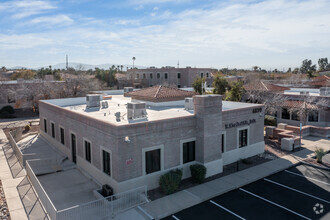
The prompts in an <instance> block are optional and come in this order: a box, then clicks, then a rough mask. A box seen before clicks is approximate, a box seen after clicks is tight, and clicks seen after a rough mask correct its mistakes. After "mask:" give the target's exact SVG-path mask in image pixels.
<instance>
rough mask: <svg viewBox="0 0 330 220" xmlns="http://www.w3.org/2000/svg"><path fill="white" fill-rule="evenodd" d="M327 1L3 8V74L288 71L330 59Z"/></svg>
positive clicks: (75, 1) (2, 4)
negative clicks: (67, 69) (93, 68)
mask: <svg viewBox="0 0 330 220" xmlns="http://www.w3.org/2000/svg"><path fill="white" fill-rule="evenodd" d="M329 11H330V1H329V0H304V1H298V0H266V1H253V0H246V1H238V0H227V1H219V0H218V1H212V0H203V1H196V0H121V1H110V0H109V1H105V0H57V1H56V0H54V1H44V0H35V1H16V0H14V1H5V0H0V48H1V49H0V66H6V67H12V66H27V67H40V66H47V65H54V64H56V63H62V62H65V55H66V54H68V55H69V59H70V61H72V62H80V63H86V64H95V65H96V64H104V63H111V64H131V63H132V57H133V56H135V57H136V61H135V63H136V65H141V66H158V67H161V66H175V65H176V63H177V61H178V60H179V61H180V66H196V67H215V68H223V67H229V68H251V67H252V66H254V65H258V66H261V67H262V68H266V69H270V68H279V69H282V68H285V69H286V68H288V67H297V66H300V64H301V61H302V60H303V59H306V58H308V59H312V60H313V63H317V60H318V58H321V57H328V58H330V13H329Z"/></svg>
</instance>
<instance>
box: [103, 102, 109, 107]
mask: <svg viewBox="0 0 330 220" xmlns="http://www.w3.org/2000/svg"><path fill="white" fill-rule="evenodd" d="M101 106H102V108H108V107H109V105H108V102H107V101H104V102H101Z"/></svg>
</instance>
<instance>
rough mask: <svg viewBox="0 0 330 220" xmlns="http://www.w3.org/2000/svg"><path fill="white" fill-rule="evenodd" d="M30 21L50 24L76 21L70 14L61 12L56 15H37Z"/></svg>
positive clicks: (66, 23)
mask: <svg viewBox="0 0 330 220" xmlns="http://www.w3.org/2000/svg"><path fill="white" fill-rule="evenodd" d="M29 23H31V24H40V23H45V24H48V25H55V24H62V25H68V24H72V23H74V21H73V19H72V18H70V17H69V16H67V15H63V14H60V15H55V16H44V17H37V18H34V19H32V20H31V21H30V22H29Z"/></svg>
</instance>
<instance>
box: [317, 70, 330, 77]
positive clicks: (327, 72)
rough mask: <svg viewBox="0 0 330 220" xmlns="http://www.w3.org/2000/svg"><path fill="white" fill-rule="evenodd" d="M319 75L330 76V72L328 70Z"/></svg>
mask: <svg viewBox="0 0 330 220" xmlns="http://www.w3.org/2000/svg"><path fill="white" fill-rule="evenodd" d="M319 74H320V75H321V76H324V75H326V76H330V70H326V71H322V72H319Z"/></svg>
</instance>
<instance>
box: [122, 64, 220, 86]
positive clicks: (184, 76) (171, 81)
mask: <svg viewBox="0 0 330 220" xmlns="http://www.w3.org/2000/svg"><path fill="white" fill-rule="evenodd" d="M216 72H217V70H216V69H212V68H191V67H186V68H175V67H162V68H154V67H151V68H148V69H130V70H128V71H127V80H129V81H131V85H133V84H134V88H146V87H152V86H155V85H167V86H175V87H177V88H185V87H191V86H192V83H193V82H194V80H195V79H196V78H198V77H204V78H205V79H206V82H207V86H208V87H211V86H212V82H213V79H212V78H213V77H212V75H213V74H214V73H216Z"/></svg>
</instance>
